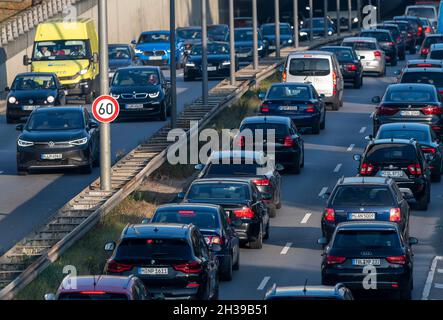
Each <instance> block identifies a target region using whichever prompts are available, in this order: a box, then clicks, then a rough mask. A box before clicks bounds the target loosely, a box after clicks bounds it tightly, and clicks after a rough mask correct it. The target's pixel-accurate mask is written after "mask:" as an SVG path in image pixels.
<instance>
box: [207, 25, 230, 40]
mask: <svg viewBox="0 0 443 320" xmlns="http://www.w3.org/2000/svg"><path fill="white" fill-rule="evenodd" d="M208 38H209V39H210V40H211V41H220V42H227V41H228V39H229V26H228V25H226V24H211V25H208Z"/></svg>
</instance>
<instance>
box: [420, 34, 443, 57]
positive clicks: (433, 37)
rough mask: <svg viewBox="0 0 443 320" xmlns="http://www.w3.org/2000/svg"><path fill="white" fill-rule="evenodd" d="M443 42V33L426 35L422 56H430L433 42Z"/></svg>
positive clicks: (421, 49)
mask: <svg viewBox="0 0 443 320" xmlns="http://www.w3.org/2000/svg"><path fill="white" fill-rule="evenodd" d="M442 42H443V34H430V35H428V36H426V38H425V40H424V41H423V44H422V45H421V48H420V55H421V56H422V58H426V57H427V56H428V54H429V51H430V49H431V46H432V45H433V44H436V43H442Z"/></svg>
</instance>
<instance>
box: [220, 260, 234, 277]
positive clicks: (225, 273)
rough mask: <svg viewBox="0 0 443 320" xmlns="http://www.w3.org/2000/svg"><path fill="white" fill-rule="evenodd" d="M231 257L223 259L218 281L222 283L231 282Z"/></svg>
mask: <svg viewBox="0 0 443 320" xmlns="http://www.w3.org/2000/svg"><path fill="white" fill-rule="evenodd" d="M232 267H233V266H232V256H226V257H224V259H223V265H222V266H221V270H220V279H221V280H222V281H231V280H232Z"/></svg>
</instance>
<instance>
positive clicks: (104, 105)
mask: <svg viewBox="0 0 443 320" xmlns="http://www.w3.org/2000/svg"><path fill="white" fill-rule="evenodd" d="M119 113H120V106H119V104H118V101H117V100H115V99H114V98H113V97H111V96H106V95H105V96H100V97H98V98H97V99H95V101H94V103H93V104H92V115H93V116H94V118H95V120H97V121H98V122H101V123H111V122H113V121H115V119H117V117H118V115H119Z"/></svg>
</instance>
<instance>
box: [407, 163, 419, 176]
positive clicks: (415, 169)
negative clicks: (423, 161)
mask: <svg viewBox="0 0 443 320" xmlns="http://www.w3.org/2000/svg"><path fill="white" fill-rule="evenodd" d="M408 171H409V172H410V173H411V174H412V175H415V176H419V175H421V167H420V165H419V164H418V163H416V164H411V165H409V166H408Z"/></svg>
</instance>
